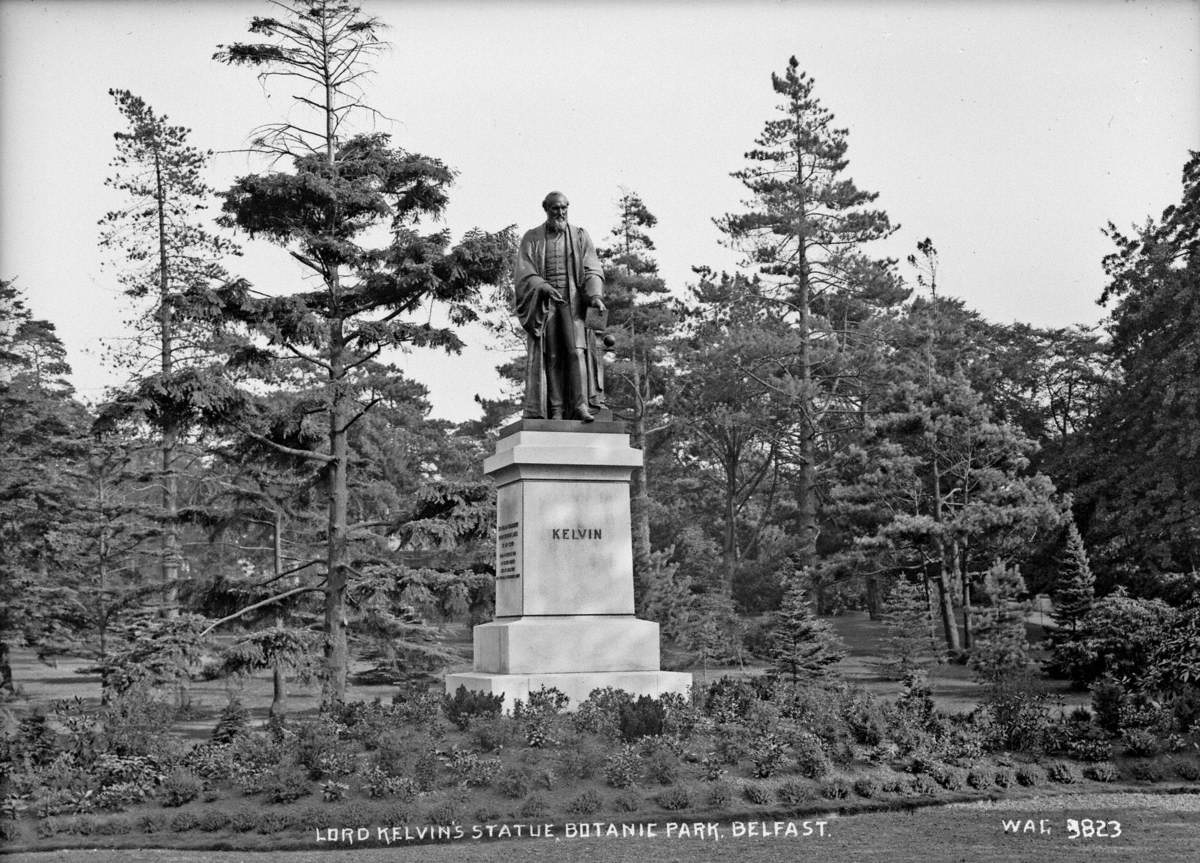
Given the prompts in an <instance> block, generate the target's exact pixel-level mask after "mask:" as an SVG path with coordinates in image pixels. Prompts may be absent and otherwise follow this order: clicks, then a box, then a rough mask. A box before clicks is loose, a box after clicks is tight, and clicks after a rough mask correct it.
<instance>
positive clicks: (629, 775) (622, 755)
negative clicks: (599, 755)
mask: <svg viewBox="0 0 1200 863" xmlns="http://www.w3.org/2000/svg"><path fill="white" fill-rule="evenodd" d="M641 775H642V766H641V762H640V760H639V759H638V757H637V753H636V752H635V751H634V749H633V747H632V746H630V745H629V744H626V745H625V746H623V747H621V749H619V750H618V751H617V752H614V753H613V754H612V755H610V756H609V757H608V758H607V759H606V760H605V762H604V781H605V782H607V783H608V784H609V785H611V786H612V787H613V788H630V787H632V786H634V785H636V784H637V781H638V779H639V778H640V777H641Z"/></svg>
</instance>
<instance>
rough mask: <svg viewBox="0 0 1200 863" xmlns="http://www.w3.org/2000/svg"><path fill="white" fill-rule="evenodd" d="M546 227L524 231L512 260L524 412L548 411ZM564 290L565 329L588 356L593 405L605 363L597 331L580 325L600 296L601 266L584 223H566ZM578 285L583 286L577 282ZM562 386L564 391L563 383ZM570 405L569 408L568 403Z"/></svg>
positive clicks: (600, 394) (600, 395)
mask: <svg viewBox="0 0 1200 863" xmlns="http://www.w3.org/2000/svg"><path fill="white" fill-rule="evenodd" d="M545 271H546V226H545V225H544V224H543V225H538V226H537V227H536V228H534V229H532V230H530V231H526V232H525V236H523V237H522V238H521V245H520V246H519V247H518V249H517V256H516V260H515V261H514V262H513V282H514V286H515V287H514V293H513V301H514V302H513V305H514V310H515V312H516V314H517V319H518V320H519V321H520V322H521V328H522V329H524V330H525V334H526V336H527V347H528V349H529V350H528V354H529V360H528V365H527V366H526V373H525V416H527V417H545V416H546V363H545V351H544V348H543V334H544V332H545V329H546V325H547V322H550V323H551V324H553V323H554V321H555V320H556V317H557V316H555V315H551V314H550V306H551V305H552V302H551V300H550V298H549V297H547V296H545V295H544V294H543V293H542V290H541V289H542V288H543V287H544V286H546V285H547V282H546V280H545V279H544V278H542V273H544V272H545ZM567 272H568V274H569V278H568V279H567V289H566V291H565V292H564V293H565V295H566V302H567V304H568V306H569V307H570V309H571V318H572V320H573V321H574V326H573V327H571V328H570V329H569V330H568V332H567V333H566V334H565V336H566V342H567V346H568V349H569V350H572V351H574V350H575V349H576V348H577V346H580V345H582V347H583V349H584V351H585V352H586V355H587V364H586V366H587V370H588V374H587V380H586V381H585V382H584V383H585V387H586V388H587V403H588V405H589V406H591V407H593V408H598V407H601V406H602V405H603V404H604V367H603V364H602V363H601V361H600V358H601V352H600V350H599V346H598V345H597V344H596V338H595V334H594V333H592V332H589V331H587V330H585V329H584V326H583V320H584V316H585V315H586V314H587V307H588V303H589V302H590V301H591V299H592V297H598V296H600V295H601V292H602V290H603V285H604V271H603V268H602V267H601V265H600V256H599V255H597V254H596V247H595V246H594V245H593V244H592V238H591V237H589V236H588V233H587V231H585V230H584V229H583V228H577V227H575V226H574V225H568V226H567ZM581 286H582V287H581ZM563 389H564V391H565V390H566V387H565V382H564V388H563ZM568 407H570V406H569V405H568Z"/></svg>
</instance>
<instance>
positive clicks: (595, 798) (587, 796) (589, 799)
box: [566, 788, 604, 815]
mask: <svg viewBox="0 0 1200 863" xmlns="http://www.w3.org/2000/svg"><path fill="white" fill-rule="evenodd" d="M603 805H604V801H603V800H601V799H600V795H599V794H597V793H596V789H594V788H589V789H587V790H586V791H584V792H583V793H582V794H580V795H579V796H578V797H576V798H574V799H573V800H571V801H569V802H568V803H567V806H566V809H567V812H568V813H569V814H571V815H594V814H596V813H597V812H599V811H600V807H601V806H603Z"/></svg>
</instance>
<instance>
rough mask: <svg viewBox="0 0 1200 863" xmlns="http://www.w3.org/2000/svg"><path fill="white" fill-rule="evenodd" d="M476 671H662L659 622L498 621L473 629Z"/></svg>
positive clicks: (629, 619)
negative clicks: (659, 658) (660, 669)
mask: <svg viewBox="0 0 1200 863" xmlns="http://www.w3.org/2000/svg"><path fill="white" fill-rule="evenodd" d="M474 636H475V666H474V670H475V671H482V672H485V673H487V674H538V673H543V672H545V673H551V674H561V673H564V672H573V671H581V672H592V671H658V670H659V668H658V624H657V623H653V622H651V621H649V620H638V619H637V618H636V617H634V616H633V615H628V616H621V617H598V616H594V615H562V616H557V617H521V618H517V619H515V620H496V621H493V622H492V623H485V624H482V625H481V626H477V627H475V630H474Z"/></svg>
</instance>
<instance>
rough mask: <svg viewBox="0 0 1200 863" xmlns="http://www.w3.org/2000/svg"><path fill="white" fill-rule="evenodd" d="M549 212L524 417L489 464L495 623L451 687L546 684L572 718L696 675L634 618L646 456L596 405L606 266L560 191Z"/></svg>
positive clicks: (528, 284)
mask: <svg viewBox="0 0 1200 863" xmlns="http://www.w3.org/2000/svg"><path fill="white" fill-rule="evenodd" d="M542 206H543V208H544V209H545V211H546V215H547V221H546V224H545V225H543V226H541V227H538V228H535V229H534V230H532V231H530V232H528V233H527V234H526V235H525V238H524V239H523V240H522V241H521V249H520V252H519V253H518V255H517V262H516V274H515V275H516V308H517V314H518V315H519V316H520V319H521V325H522V326H523V327H524V328H525V332H526V333H527V334H528V336H529V375H528V380H527V382H526V386H527V390H526V398H525V412H524V414H525V415H524V418H523V419H521V420H519V421H517V422H514V423H512V424H511V425H509V426H507V427H505V428H503V429H501V431H500V438H499V440H497V441H496V452H495V453H494V454H493V455H490V456H488V457H487V458H486V459H484V462H483V471H484V473H485V474H487V475H488V476H489V477H491V478H492V480H493V481H494V482H495V483H496V617H495V620H493V621H491V622H490V623H484V624H481V625H479V626H476V627H475V629H474V662H473V663H472V667H471V669H470V670H465V669H464V670H461V671H456V672H454V673H451V674H447V675H446V690H447V692H450V693H453V692H455V691H456V690H457V689H458V687H460V686H463V687H466V688H467V689H468V690H474V691H476V692H486V693H491V694H495V695H503V696H504V702H503V708H504V710H506V711H511V710H512V709H513V705H514V704H515V702H516V701H518V700H521V701H528V699H529V695H530V693H531V692H536V691H537V690H539V689H541V688H542V687H554V688H555V689H558V690H560V691H561V692H563V693H565V694H566V695H567V696H568V697H569V698H570V706H569V708H568V709H573V708H574V707H576V706H578V705H579V703H580V702H582V701H583V700H585V699H586V698H587V697H588V695H589V694H590V693H591V692H593V691H594V690H596V689H602V688H604V687H612V688H614V689H624V690H626V691H627V692H631V693H633V694H635V695H652V696H653V695H661V694H662V693H664V692H678V693H681V694H686V693H687V691H688V687H689V686H690V685H691V682H692V676H691V675H690V674H686V673H683V672H678V671H663V670H662V669H661V667H660V663H659V656H660V653H659V633H658V624H657V623H654V622H652V621H648V620H638V619H637V618H636V617H635V616H634V602H633V544H632V529H631V520H630V517H629V479H630V475H631V473H632V472H633V471H634V470H636V469H637V468H639V467H641V466H642V453H641V451H640V450H637V449H634V448H633V447H631V446H630V445H629V433H628V431H627V429H626V428H625V425H624V423H621V422H614V421H612V419H611V414H610V412H609V410H608V409H607V408H604V409H603V410H601V409H602V406H603V404H604V402H603V395H604V374H603V371H602V368H601V357H600V350H599V347H600V346H599V345H598V344H597V335H596V334H597V332H598V331H603V330H604V328H605V320H604V319H605V318H606V317H607V315H606V313H605V309H604V302H603V300H602V299H601V298H600V292H601V289H602V280H601V270H600V259H599V258H598V257H597V256H596V250H595V248H594V247H593V246H592V242H591V240H590V239H589V238H588V235H587V233H586V232H584V231H582V230H580V229H579V228H575V227H573V226H571V225H568V224H567V219H566V213H567V199H566V197H565V196H564V195H562V194H560V193H558V192H552V193H550V194H549V195H547V196H546V200H545V201H544V202H543V204H542ZM605 341H606V342H607V338H606V339H605ZM597 414H599V415H597Z"/></svg>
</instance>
